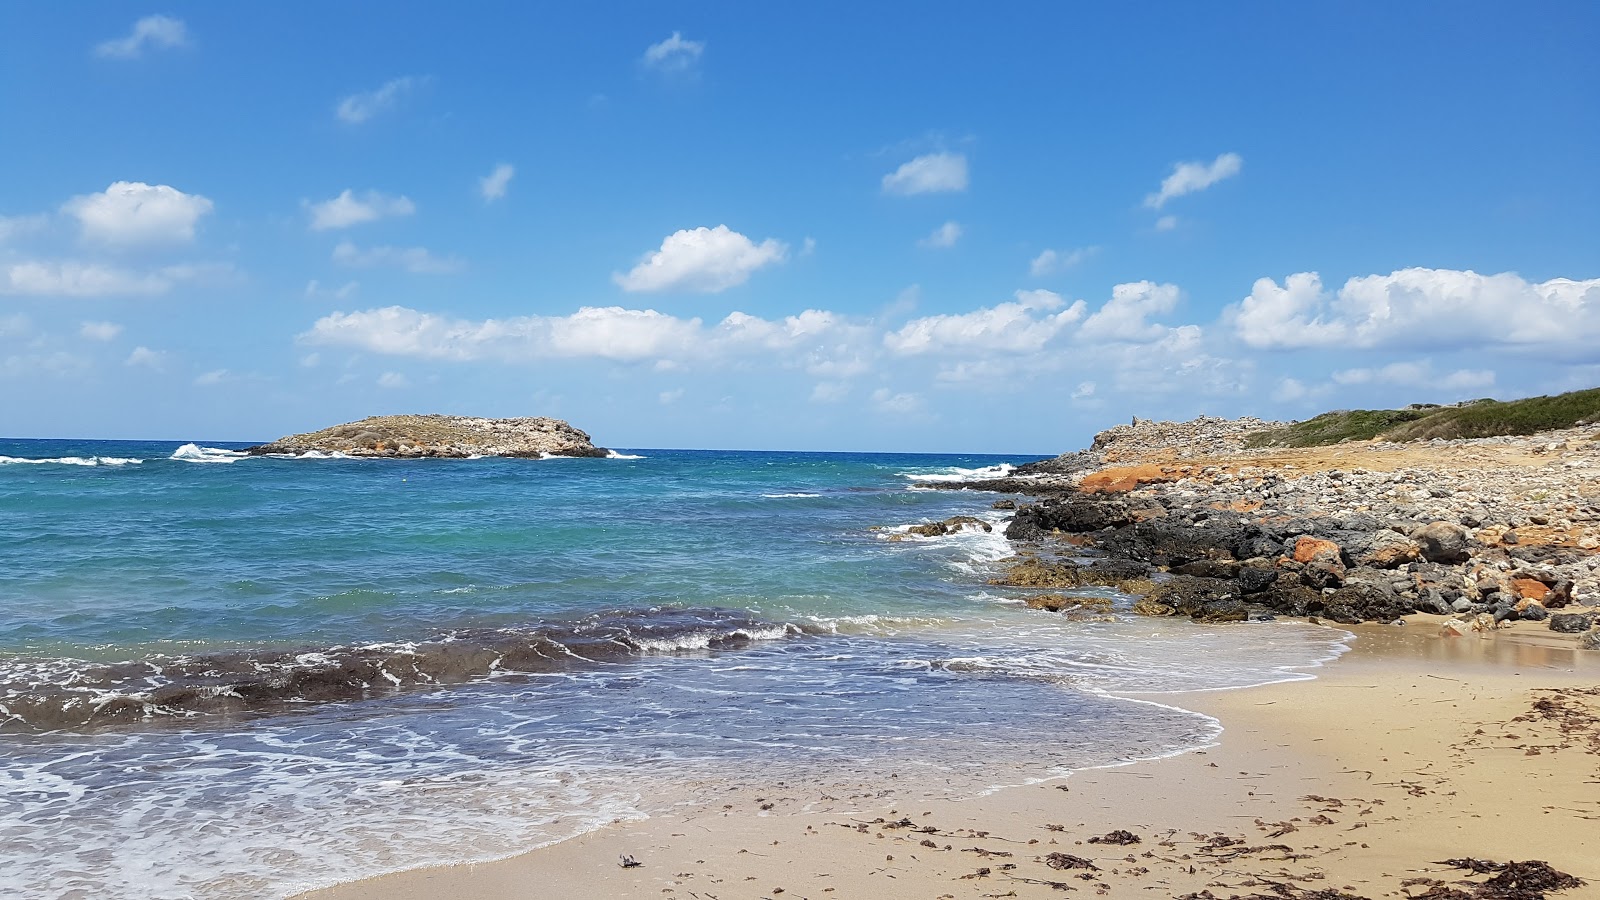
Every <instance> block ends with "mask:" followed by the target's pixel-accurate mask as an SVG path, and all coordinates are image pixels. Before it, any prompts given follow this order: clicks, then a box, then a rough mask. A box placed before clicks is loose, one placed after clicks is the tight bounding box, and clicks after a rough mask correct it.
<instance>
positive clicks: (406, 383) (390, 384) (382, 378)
mask: <svg viewBox="0 0 1600 900" xmlns="http://www.w3.org/2000/svg"><path fill="white" fill-rule="evenodd" d="M410 386H411V379H409V378H407V377H406V376H404V375H402V374H401V373H399V372H385V373H383V374H382V375H379V376H378V387H381V388H392V389H398V388H408V387H410Z"/></svg>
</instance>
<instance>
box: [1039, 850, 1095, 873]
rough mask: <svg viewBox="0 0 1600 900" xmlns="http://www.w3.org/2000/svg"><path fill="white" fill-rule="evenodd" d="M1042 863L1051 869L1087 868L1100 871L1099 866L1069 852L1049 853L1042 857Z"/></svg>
mask: <svg viewBox="0 0 1600 900" xmlns="http://www.w3.org/2000/svg"><path fill="white" fill-rule="evenodd" d="M1044 864H1045V865H1047V866H1049V867H1050V868H1052V869H1088V870H1089V871H1091V872H1098V871H1100V867H1099V866H1097V865H1095V864H1094V863H1093V862H1090V861H1089V860H1087V859H1084V858H1083V857H1081V856H1073V855H1072V854H1070V853H1051V854H1050V855H1048V856H1046V857H1045V858H1044Z"/></svg>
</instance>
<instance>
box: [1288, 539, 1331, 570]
mask: <svg viewBox="0 0 1600 900" xmlns="http://www.w3.org/2000/svg"><path fill="white" fill-rule="evenodd" d="M1294 561H1295V562H1297V563H1302V564H1303V563H1311V562H1321V563H1337V562H1339V545H1338V544H1335V543H1334V542H1333V541H1325V540H1323V539H1322V538H1314V537H1311V536H1309V535H1301V536H1300V539H1299V540H1297V541H1295V542H1294Z"/></svg>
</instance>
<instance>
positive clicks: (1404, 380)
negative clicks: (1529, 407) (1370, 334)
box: [1331, 359, 1495, 391]
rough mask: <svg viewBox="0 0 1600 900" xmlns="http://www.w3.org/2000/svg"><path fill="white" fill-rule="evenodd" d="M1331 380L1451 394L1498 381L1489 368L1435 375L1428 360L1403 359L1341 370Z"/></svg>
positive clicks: (1341, 383) (1491, 385)
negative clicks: (1437, 390)
mask: <svg viewBox="0 0 1600 900" xmlns="http://www.w3.org/2000/svg"><path fill="white" fill-rule="evenodd" d="M1331 377H1332V379H1333V382H1334V384H1339V385H1364V384H1380V385H1394V386H1396V387H1425V388H1436V389H1439V390H1451V391H1459V390H1476V389H1478V388H1487V387H1493V386H1494V381H1495V374H1494V372H1493V371H1492V370H1490V369H1456V370H1454V371H1451V372H1443V373H1440V372H1435V371H1434V369H1433V361H1432V360H1428V359H1418V360H1402V361H1399V362H1392V363H1389V364H1388V365H1385V366H1378V367H1375V368H1358V369H1341V370H1339V371H1337V372H1334V373H1333V375H1332V376H1331Z"/></svg>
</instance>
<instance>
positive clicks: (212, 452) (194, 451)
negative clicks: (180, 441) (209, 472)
mask: <svg viewBox="0 0 1600 900" xmlns="http://www.w3.org/2000/svg"><path fill="white" fill-rule="evenodd" d="M248 456H249V454H246V453H241V452H239V451H237V450H224V449H222V448H221V447H202V446H200V445H199V444H184V445H183V446H182V447H179V448H178V449H176V450H174V451H172V455H171V456H169V457H167V458H168V459H175V460H178V461H180V462H192V463H233V462H238V461H239V460H241V459H245V458H247V457H248Z"/></svg>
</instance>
